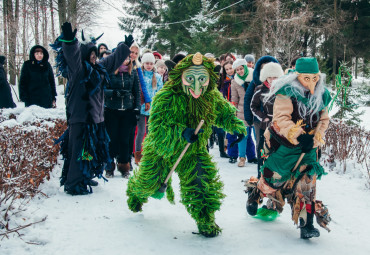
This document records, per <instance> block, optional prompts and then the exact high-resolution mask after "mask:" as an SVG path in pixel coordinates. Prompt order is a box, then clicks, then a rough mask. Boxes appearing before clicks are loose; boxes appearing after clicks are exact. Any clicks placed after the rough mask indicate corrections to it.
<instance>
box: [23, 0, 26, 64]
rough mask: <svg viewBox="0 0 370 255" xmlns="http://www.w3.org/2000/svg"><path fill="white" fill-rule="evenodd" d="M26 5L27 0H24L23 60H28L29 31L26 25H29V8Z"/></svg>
mask: <svg viewBox="0 0 370 255" xmlns="http://www.w3.org/2000/svg"><path fill="white" fill-rule="evenodd" d="M26 6H27V0H23V28H22V29H23V31H22V32H23V34H22V45H23V47H22V49H23V50H22V55H23V61H26V59H27V46H26V45H27V41H26V36H27V35H26V33H27V30H26V27H27V9H26Z"/></svg>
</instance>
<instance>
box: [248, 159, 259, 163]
mask: <svg viewBox="0 0 370 255" xmlns="http://www.w3.org/2000/svg"><path fill="white" fill-rule="evenodd" d="M248 163H251V164H258V159H257V158H254V159H248Z"/></svg>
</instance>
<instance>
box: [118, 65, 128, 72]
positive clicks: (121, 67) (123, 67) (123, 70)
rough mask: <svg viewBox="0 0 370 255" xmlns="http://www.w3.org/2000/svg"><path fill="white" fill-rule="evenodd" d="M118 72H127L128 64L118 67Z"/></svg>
mask: <svg viewBox="0 0 370 255" xmlns="http://www.w3.org/2000/svg"><path fill="white" fill-rule="evenodd" d="M118 72H120V73H127V72H128V66H126V65H124V64H122V65H120V66H119V67H118Z"/></svg>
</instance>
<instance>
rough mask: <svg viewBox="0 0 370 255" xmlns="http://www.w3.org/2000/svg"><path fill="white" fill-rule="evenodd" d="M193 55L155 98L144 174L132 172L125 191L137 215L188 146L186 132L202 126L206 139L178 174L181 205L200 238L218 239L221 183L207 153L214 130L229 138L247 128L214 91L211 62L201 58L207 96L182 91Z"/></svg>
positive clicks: (190, 152) (169, 194)
mask: <svg viewBox="0 0 370 255" xmlns="http://www.w3.org/2000/svg"><path fill="white" fill-rule="evenodd" d="M193 56H195V55H189V56H187V57H186V58H184V59H183V60H182V61H181V62H179V63H178V64H177V65H176V67H175V68H174V69H173V70H172V71H171V72H170V79H169V81H168V82H167V83H166V84H165V85H164V87H163V88H162V89H161V90H160V91H159V92H158V93H157V94H156V95H155V97H154V99H153V103H152V108H151V111H150V118H149V121H148V129H149V132H148V134H147V136H146V138H145V140H144V147H143V157H142V159H141V163H140V168H139V169H138V170H135V171H134V175H133V176H132V177H131V178H130V180H129V183H128V187H127V196H128V201H127V203H128V206H129V208H130V210H132V211H133V212H138V211H141V210H142V205H143V204H144V203H146V202H147V201H148V198H149V197H150V196H152V195H153V194H154V193H155V192H156V191H157V190H158V189H159V188H160V187H161V184H162V183H163V182H164V180H165V179H166V177H167V175H168V173H169V172H170V170H171V168H172V166H173V165H174V164H175V162H176V160H177V159H178V157H179V156H180V154H181V152H182V150H183V149H184V147H185V146H186V144H187V141H186V140H185V139H184V138H183V137H182V132H183V131H184V130H185V128H194V129H195V128H196V127H197V126H198V123H199V122H200V121H201V120H204V125H203V127H202V129H204V133H202V134H199V139H198V140H197V141H196V142H195V143H193V144H191V145H190V147H189V149H188V150H187V152H186V153H185V155H184V157H183V158H182V160H181V162H180V164H179V165H178V167H177V168H176V172H177V173H178V176H179V178H180V186H181V202H182V203H183V204H184V205H185V207H186V209H187V210H188V212H189V213H190V215H191V216H192V217H193V218H194V220H195V221H196V223H197V225H198V229H199V231H200V233H201V234H203V235H205V236H215V235H217V234H218V233H219V232H221V229H220V228H219V227H218V226H217V224H216V223H215V212H216V211H217V210H219V209H220V206H221V200H222V199H223V198H224V197H225V195H224V194H223V193H222V189H223V183H222V182H221V180H220V177H219V175H218V171H217V168H216V164H215V163H214V162H212V158H211V156H210V155H209V153H208V151H207V148H206V146H207V140H208V137H210V135H211V133H212V126H217V127H221V128H223V129H224V130H226V131H227V132H230V133H234V132H238V133H239V134H245V132H246V131H245V126H244V124H243V122H242V121H241V120H239V119H238V118H236V116H235V112H236V109H235V107H234V106H232V105H231V104H229V103H228V102H227V101H226V100H225V99H224V98H223V97H222V95H221V93H220V92H219V91H218V90H217V89H216V82H217V79H218V76H217V74H216V73H215V72H214V71H213V69H214V64H213V61H212V60H211V59H208V58H206V57H204V56H202V58H201V59H202V65H203V66H204V67H205V68H206V70H207V71H208V74H209V85H208V87H207V88H206V92H205V93H202V95H201V96H200V97H199V98H197V99H195V98H193V97H192V96H191V95H187V94H186V93H185V92H184V91H183V86H182V74H183V72H184V71H185V70H187V69H188V68H189V67H191V66H194V64H193V62H192V60H193ZM166 194H167V199H168V201H169V202H171V203H174V193H173V189H172V187H171V179H170V181H169V182H168V188H167V190H166Z"/></svg>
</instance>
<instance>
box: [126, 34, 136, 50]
mask: <svg viewBox="0 0 370 255" xmlns="http://www.w3.org/2000/svg"><path fill="white" fill-rule="evenodd" d="M133 43H134V37H132V35H129V36H127V35H125V42H124V44H126V45H127V47H129V48H130V47H131V45H132V44H133Z"/></svg>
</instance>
